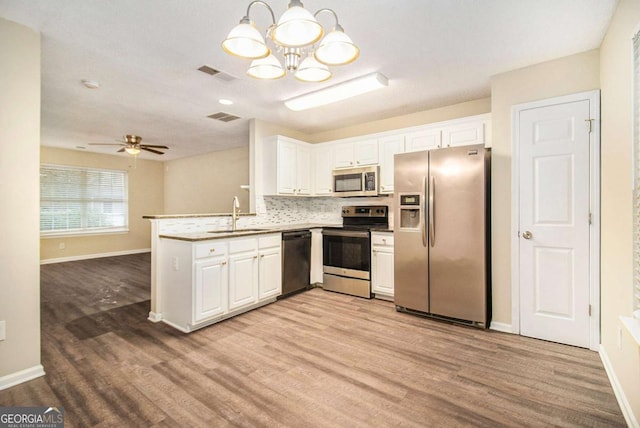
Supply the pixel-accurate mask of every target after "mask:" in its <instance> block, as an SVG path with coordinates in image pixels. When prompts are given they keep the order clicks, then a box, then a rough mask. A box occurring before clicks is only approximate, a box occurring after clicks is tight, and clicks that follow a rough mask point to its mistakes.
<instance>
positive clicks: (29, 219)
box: [0, 18, 41, 385]
mask: <svg viewBox="0 0 640 428" xmlns="http://www.w3.org/2000/svg"><path fill="white" fill-rule="evenodd" d="M0 52H2V61H0V94H2V95H0V182H1V183H2V186H0V200H2V209H1V210H0V235H1V236H2V245H0V320H3V321H6V340H3V341H0V385H1V384H3V383H5V381H4V380H3V379H2V378H3V377H6V376H8V375H11V374H14V373H16V372H20V371H22V370H29V369H32V370H34V371H35V372H38V371H39V372H40V373H41V367H40V266H39V260H38V247H39V237H40V230H39V229H40V225H39V215H40V214H39V213H40V200H39V197H38V195H39V194H40V181H39V177H40V174H39V163H38V158H39V150H40V35H39V34H38V33H36V32H34V31H33V30H30V29H28V28H26V27H23V26H21V25H18V24H15V23H13V22H9V21H6V20H4V19H1V18H0ZM32 374H33V375H37V373H33V372H32ZM5 379H6V378H5Z"/></svg>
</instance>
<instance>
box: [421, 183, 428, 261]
mask: <svg viewBox="0 0 640 428" xmlns="http://www.w3.org/2000/svg"><path fill="white" fill-rule="evenodd" d="M422 191H423V192H424V193H423V197H422V206H421V209H422V213H423V214H422V215H423V216H424V212H425V200H424V197H425V196H426V195H427V193H428V189H427V176H426V175H425V176H423V177H422ZM424 220H425V219H424V218H422V219H421V221H420V223H422V246H423V247H425V248H427V226H426V224H425V223H426V222H425V221H424Z"/></svg>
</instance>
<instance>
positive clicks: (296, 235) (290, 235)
mask: <svg viewBox="0 0 640 428" xmlns="http://www.w3.org/2000/svg"><path fill="white" fill-rule="evenodd" d="M310 237H311V232H310V231H308V230H301V231H297V232H283V233H282V240H283V241H290V240H292V239H307V238H310Z"/></svg>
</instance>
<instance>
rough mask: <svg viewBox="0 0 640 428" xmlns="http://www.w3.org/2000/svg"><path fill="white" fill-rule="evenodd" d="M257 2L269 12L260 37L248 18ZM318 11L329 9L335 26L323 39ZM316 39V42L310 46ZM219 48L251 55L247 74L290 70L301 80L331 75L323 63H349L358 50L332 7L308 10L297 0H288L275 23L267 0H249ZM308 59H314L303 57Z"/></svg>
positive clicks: (271, 74) (260, 76)
mask: <svg viewBox="0 0 640 428" xmlns="http://www.w3.org/2000/svg"><path fill="white" fill-rule="evenodd" d="M258 4H259V5H261V6H264V7H266V8H267V9H268V10H269V13H270V14H271V21H272V24H271V25H270V26H269V28H267V30H266V33H265V35H266V36H265V37H262V35H261V34H260V32H259V31H258V29H257V27H256V26H255V23H254V22H253V21H252V20H251V19H250V18H249V14H250V12H251V8H252V7H253V6H255V5H258ZM320 13H329V14H331V15H332V16H333V17H334V19H335V26H334V27H333V28H332V30H331V31H330V32H329V34H327V35H326V36H325V37H324V39H322V36H323V35H324V33H325V32H324V28H323V27H322V25H320V23H318V21H317V19H316V18H317V16H318V15H319V14H320ZM321 39H322V40H321ZM267 40H271V42H272V43H273V44H274V45H275V49H276V50H277V51H278V52H279V53H281V54H282V56H283V59H284V64H285V66H284V67H283V66H282V63H281V62H280V60H279V59H278V58H277V57H276V56H275V55H273V53H272V51H271V49H270V48H269V47H268V46H267V42H266V41H267ZM318 41H320V43H319V46H318V48H317V49H314V46H315V44H316V43H317V42H318ZM222 49H223V50H224V51H225V52H227V53H229V54H231V55H235V56H239V57H242V58H248V59H253V60H254V61H253V62H252V63H251V65H250V66H249V70H247V74H248V75H249V76H251V77H254V78H257V79H278V78H280V77H283V76H284V75H285V74H286V72H287V71H290V72H293V73H294V75H295V77H296V78H297V79H298V80H301V81H304V82H323V81H325V80H327V79H329V78H330V77H331V72H330V71H329V68H328V67H327V66H335V65H344V64H349V63H351V62H353V61H355V60H356V58H358V55H359V54H360V49H358V47H357V46H356V45H355V44H354V43H353V41H352V40H351V38H349V36H347V35H346V34H345V33H344V29H343V28H342V26H340V24H339V23H338V15H337V14H336V13H335V12H334V11H333V10H332V9H326V8H325V9H320V10H318V11H317V12H316V13H315V14H311V12H309V11H308V10H306V9H305V8H304V6H303V4H302V2H301V1H300V0H291V1H290V3H289V6H288V9H287V10H286V11H285V12H284V13H283V14H282V16H281V17H280V19H279V20H278V21H277V23H276V19H275V15H274V13H273V10H272V9H271V7H270V6H269V5H268V4H267V3H265V2H264V1H261V0H255V1H252V2H251V3H249V6H248V7H247V13H246V15H245V16H244V17H243V18H242V19H241V20H240V23H239V24H238V25H236V26H235V27H234V28H233V29H232V30H231V31H230V32H229V35H228V36H227V38H226V39H225V40H224V41H223V42H222ZM305 56H306V58H305V59H303V60H302V61H301V58H303V57H305ZM262 58H264V60H262ZM309 59H311V60H314V61H315V62H314V61H307V60H309Z"/></svg>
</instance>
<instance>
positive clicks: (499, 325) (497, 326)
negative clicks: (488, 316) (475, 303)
mask: <svg viewBox="0 0 640 428" xmlns="http://www.w3.org/2000/svg"><path fill="white" fill-rule="evenodd" d="M489 329H490V330H495V331H501V332H502V333H513V330H512V329H511V324H506V323H503V322H495V321H491V325H490V326H489Z"/></svg>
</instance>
